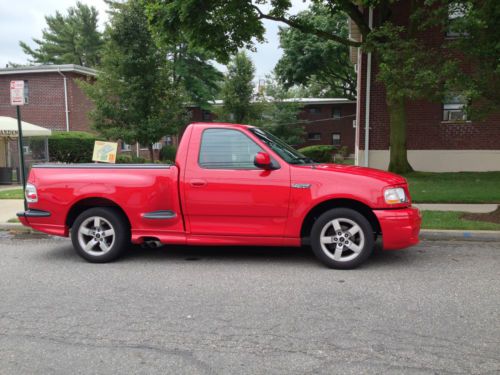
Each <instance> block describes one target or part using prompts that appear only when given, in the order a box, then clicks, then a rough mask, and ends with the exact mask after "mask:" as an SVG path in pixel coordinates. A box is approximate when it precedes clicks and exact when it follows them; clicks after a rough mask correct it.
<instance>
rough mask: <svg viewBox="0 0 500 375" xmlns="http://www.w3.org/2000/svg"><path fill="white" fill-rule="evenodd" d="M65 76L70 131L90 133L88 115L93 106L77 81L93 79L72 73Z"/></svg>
mask: <svg viewBox="0 0 500 375" xmlns="http://www.w3.org/2000/svg"><path fill="white" fill-rule="evenodd" d="M67 76H68V105H69V115H70V116H69V127H70V130H78V131H92V129H91V123H90V120H89V117H88V115H89V113H90V111H91V110H92V109H93V104H92V102H91V101H90V100H89V98H88V97H87V96H86V95H85V93H84V92H83V90H82V89H81V88H80V86H79V85H78V81H80V80H84V79H87V80H93V78H91V77H85V76H81V75H79V74H74V73H70V74H67Z"/></svg>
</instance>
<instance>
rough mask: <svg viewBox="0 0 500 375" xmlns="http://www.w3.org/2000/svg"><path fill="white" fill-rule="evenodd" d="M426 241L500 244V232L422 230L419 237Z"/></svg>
mask: <svg viewBox="0 0 500 375" xmlns="http://www.w3.org/2000/svg"><path fill="white" fill-rule="evenodd" d="M419 237H420V239H421V240H426V241H442V240H445V241H485V242H500V231H493V230H444V229H422V230H421V231H420V235H419Z"/></svg>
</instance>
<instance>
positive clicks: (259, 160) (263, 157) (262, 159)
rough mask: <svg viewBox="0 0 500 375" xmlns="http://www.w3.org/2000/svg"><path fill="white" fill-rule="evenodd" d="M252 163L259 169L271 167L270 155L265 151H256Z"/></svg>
mask: <svg viewBox="0 0 500 375" xmlns="http://www.w3.org/2000/svg"><path fill="white" fill-rule="evenodd" d="M253 163H254V164H255V166H256V167H258V168H261V169H273V163H272V162H271V157H270V156H269V154H268V153H265V152H257V154H256V155H255V158H254V160H253Z"/></svg>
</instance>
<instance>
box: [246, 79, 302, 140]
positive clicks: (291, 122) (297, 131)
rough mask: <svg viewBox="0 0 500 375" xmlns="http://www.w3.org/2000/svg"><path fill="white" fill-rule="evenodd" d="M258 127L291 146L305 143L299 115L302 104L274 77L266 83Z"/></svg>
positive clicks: (261, 98) (261, 99)
mask: <svg viewBox="0 0 500 375" xmlns="http://www.w3.org/2000/svg"><path fill="white" fill-rule="evenodd" d="M257 104H258V105H259V108H258V113H259V117H260V118H259V120H258V121H255V122H254V124H255V125H258V126H260V127H262V128H264V129H266V130H268V131H270V132H271V133H273V134H274V135H276V136H277V137H279V138H281V139H283V140H284V141H285V142H286V143H288V144H291V145H299V144H301V143H303V141H304V138H303V137H304V128H303V126H302V124H301V123H300V121H299V120H298V119H297V115H298V114H299V112H300V109H301V104H300V103H299V102H297V101H294V97H293V93H292V92H290V91H289V90H287V89H286V88H285V87H284V86H283V85H281V84H280V83H279V82H277V81H276V80H275V79H273V78H272V77H269V78H268V79H267V82H266V88H265V96H261V97H260V103H257Z"/></svg>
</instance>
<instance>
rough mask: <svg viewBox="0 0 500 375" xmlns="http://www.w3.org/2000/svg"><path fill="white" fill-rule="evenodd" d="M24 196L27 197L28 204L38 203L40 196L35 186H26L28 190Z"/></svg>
mask: <svg viewBox="0 0 500 375" xmlns="http://www.w3.org/2000/svg"><path fill="white" fill-rule="evenodd" d="M24 195H25V196H26V201H27V202H28V203H36V202H38V194H37V191H36V187H35V185H33V184H26V190H25V191H24Z"/></svg>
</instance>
